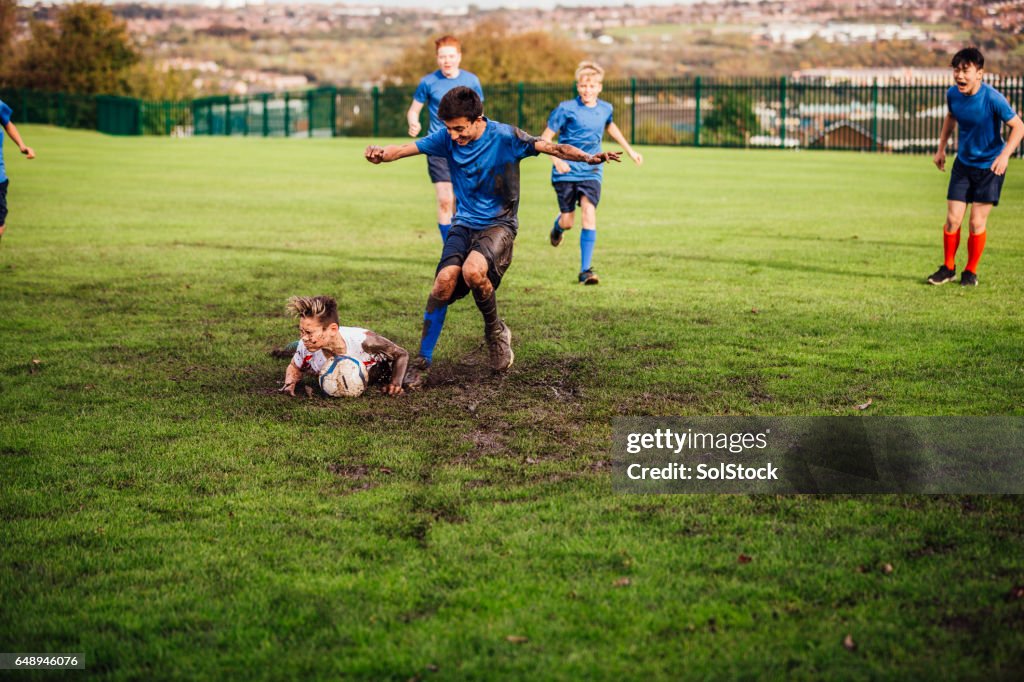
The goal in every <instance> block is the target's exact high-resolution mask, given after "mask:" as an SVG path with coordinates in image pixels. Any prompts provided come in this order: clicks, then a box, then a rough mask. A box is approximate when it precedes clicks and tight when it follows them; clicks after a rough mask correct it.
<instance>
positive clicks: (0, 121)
mask: <svg viewBox="0 0 1024 682" xmlns="http://www.w3.org/2000/svg"><path fill="white" fill-rule="evenodd" d="M12 113H14V111H13V110H12V109H11V108H10V107H9V106H8V105H7V104H6V103H5V102H4V101H3V100H0V126H3V129H4V130H6V131H7V134H8V135H9V136H10V138H11V141H12V142H14V144H16V145H18V150H19V151H21V153H22V154H24V155H25V158H27V159H34V158H36V153H35V152H34V151H33V150H32V147H29V146H28V145H26V144H25V143H24V142H22V140H21V134H20V133H19V132H18V127H17V126H16V125H14V122H13V121H12V120H11V114H12ZM3 145H4V136H3V135H0V239H3V236H4V230H6V229H7V187H8V185H9V184H10V181H9V180H8V179H7V170H6V169H5V168H4V153H3V152H4V150H3Z"/></svg>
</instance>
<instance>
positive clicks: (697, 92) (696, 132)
mask: <svg viewBox="0 0 1024 682" xmlns="http://www.w3.org/2000/svg"><path fill="white" fill-rule="evenodd" d="M701 82H702V81H701V78H700V76H697V80H695V81H694V83H693V94H694V96H695V97H696V99H697V111H696V112H695V113H694V119H693V146H694V147H699V146H700V124H701V121H700V98H701V87H700V86H701Z"/></svg>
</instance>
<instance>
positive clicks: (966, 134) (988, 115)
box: [946, 83, 1017, 168]
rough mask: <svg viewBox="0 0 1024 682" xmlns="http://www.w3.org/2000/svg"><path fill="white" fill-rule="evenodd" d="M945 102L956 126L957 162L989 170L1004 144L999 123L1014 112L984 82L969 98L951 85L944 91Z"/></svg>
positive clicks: (1003, 121) (1000, 95)
mask: <svg viewBox="0 0 1024 682" xmlns="http://www.w3.org/2000/svg"><path fill="white" fill-rule="evenodd" d="M946 103H947V104H948V106H949V112H950V113H951V114H953V117H954V118H955V119H956V123H957V125H958V126H959V127H960V141H959V144H958V145H957V153H956V158H957V160H958V161H959V162H960V163H962V164H965V165H968V166H971V167H973V168H989V167H990V166H991V165H992V162H993V161H995V160H996V157H997V156H999V154H1000V152H1002V151H1003V146H1005V144H1006V143H1005V142H1004V141H1003V124H1004V123H1005V122H1007V121H1009V120H1010V119H1011V118H1013V117H1014V116H1016V115H1017V112H1015V111H1014V110H1013V107H1011V106H1010V103H1009V102H1007V101H1006V98H1005V97H1003V95H1002V93H1000V92H999V91H998V90H996V89H995V88H993V87H992V86H991V85H989V84H988V83H982V84H981V87H980V88H978V91H977V92H976V93H974V94H973V95H963V94H961V93H960V91H959V90H957V89H956V86H953V87H951V88H950V89H949V90H947V91H946Z"/></svg>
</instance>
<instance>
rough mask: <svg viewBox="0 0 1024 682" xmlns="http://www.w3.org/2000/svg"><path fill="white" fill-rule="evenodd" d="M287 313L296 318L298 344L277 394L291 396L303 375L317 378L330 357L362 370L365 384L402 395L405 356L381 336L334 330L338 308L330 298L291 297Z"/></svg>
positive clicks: (357, 330)
mask: <svg viewBox="0 0 1024 682" xmlns="http://www.w3.org/2000/svg"><path fill="white" fill-rule="evenodd" d="M287 310H288V312H289V313H291V314H292V315H294V316H296V317H298V318H299V341H298V347H297V348H296V350H295V355H294V356H293V357H292V360H291V362H289V363H288V369H286V370H285V372H284V386H282V387H281V389H280V390H281V393H286V394H288V395H291V396H294V395H295V387H296V386H297V385H298V383H299V381H301V380H302V376H303V374H312V375H319V374H320V370H321V369H323V367H324V365H326V364H327V362H328V361H329V359H330V358H331V357H334V356H336V355H348V356H350V357H353V358H355V359H356V360H359V361H360V362H361V363H363V366H364V367H365V368H366V373H367V376H369V378H370V380H369V382H368V383H371V384H373V383H383V385H382V386H381V390H382V391H383V392H384V393H387V394H388V395H400V394H401V393H402V380H403V379H404V378H405V369H406V366H407V364H408V362H409V353H408V352H407V351H406V350H405V349H404V348H402V347H401V346H399V345H397V344H395V343H392V342H391V341H388V340H387V339H385V338H384V337H383V336H380V335H379V334H375V333H374V332H371V331H369V330H368V329H362V328H360V327H339V326H338V304H337V302H336V301H335V300H334V299H333V298H331V297H330V296H293V297H292V298H290V299H288V307H287Z"/></svg>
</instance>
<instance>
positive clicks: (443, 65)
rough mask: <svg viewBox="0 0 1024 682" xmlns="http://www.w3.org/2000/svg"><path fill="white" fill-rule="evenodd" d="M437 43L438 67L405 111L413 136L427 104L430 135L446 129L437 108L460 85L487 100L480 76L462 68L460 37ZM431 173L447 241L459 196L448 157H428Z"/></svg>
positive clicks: (440, 224)
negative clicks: (456, 192) (438, 115)
mask: <svg viewBox="0 0 1024 682" xmlns="http://www.w3.org/2000/svg"><path fill="white" fill-rule="evenodd" d="M434 46H435V48H436V50H437V66H438V69H437V71H434V72H433V73H428V74H427V75H426V76H424V77H423V78H421V79H420V84H419V86H418V87H417V88H416V92H415V93H414V94H413V96H412V104H411V105H410V106H409V111H408V112H406V114H405V118H406V121H407V122H408V123H409V137H416V136H417V135H419V134H420V130H421V126H420V112H421V111H422V110H423V105H424V104H426V105H427V111H428V112H429V115H430V116H429V118H430V127H429V128H428V130H427V134H428V135H433V134H434V133H436V132H437V131H438V130H443V129H444V123H442V122H441V120H440V119H439V118H438V117H437V107H438V105H440V104H441V98H442V97H444V96H445V95H446V94H448V91H449V90H451V89H452V88H456V87H458V86H460V85H462V86H465V87H467V88H471V89H472V90H473V91H474V92H475V93H476V94H478V95H480V100H481V101H483V99H484V91H483V88H482V87H480V79H479V78H477V77H476V76H475V75H473V74H472V73H470V72H469V71H463V70H461V69H460V68H459V65H460V64H461V63H462V45H461V43H459V40H458V38H455V37H454V36H443V37H441V38H438V39H437V40H436V41H434ZM427 173H428V174H429V175H430V181H431V182H432V183H434V193H435V194H436V195H437V229H438V231H439V232H440V233H441V241H442V242H443V241H444V240H445V239H447V237H448V230H449V229H451V226H452V214H454V213H455V195H454V194H453V193H452V179H451V174H450V173H449V171H448V161H447V159H445V158H444V157H443V156H428V157H427Z"/></svg>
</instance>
